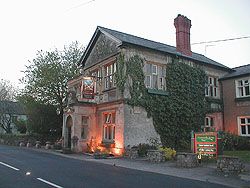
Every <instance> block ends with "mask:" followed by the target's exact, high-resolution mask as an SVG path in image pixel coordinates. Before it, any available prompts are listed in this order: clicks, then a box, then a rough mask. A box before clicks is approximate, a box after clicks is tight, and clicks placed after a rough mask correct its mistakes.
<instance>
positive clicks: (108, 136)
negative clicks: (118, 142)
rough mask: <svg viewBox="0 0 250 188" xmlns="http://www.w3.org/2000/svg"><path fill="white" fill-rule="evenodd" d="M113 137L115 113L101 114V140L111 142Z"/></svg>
mask: <svg viewBox="0 0 250 188" xmlns="http://www.w3.org/2000/svg"><path fill="white" fill-rule="evenodd" d="M114 139H115V113H112V112H109V113H104V114H103V140H104V141H108V142H113V141H114Z"/></svg>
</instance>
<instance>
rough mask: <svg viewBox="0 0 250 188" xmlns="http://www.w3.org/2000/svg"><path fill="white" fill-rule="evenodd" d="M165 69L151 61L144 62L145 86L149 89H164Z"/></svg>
mask: <svg viewBox="0 0 250 188" xmlns="http://www.w3.org/2000/svg"><path fill="white" fill-rule="evenodd" d="M165 78H166V69H165V67H164V66H160V65H155V64H152V63H147V64H146V75H145V86H146V87H147V88H150V89H161V90H165V86H166V82H165Z"/></svg>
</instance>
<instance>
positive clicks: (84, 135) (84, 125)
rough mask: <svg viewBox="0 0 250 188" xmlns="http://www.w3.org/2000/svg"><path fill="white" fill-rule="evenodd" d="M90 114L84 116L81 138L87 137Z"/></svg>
mask: <svg viewBox="0 0 250 188" xmlns="http://www.w3.org/2000/svg"><path fill="white" fill-rule="evenodd" d="M88 119H89V117H88V116H82V126H81V138H82V139H86V138H87V131H88Z"/></svg>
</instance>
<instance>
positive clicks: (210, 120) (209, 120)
mask: <svg viewBox="0 0 250 188" xmlns="http://www.w3.org/2000/svg"><path fill="white" fill-rule="evenodd" d="M213 125H214V118H213V117H209V116H207V117H206V118H205V127H212V126H213Z"/></svg>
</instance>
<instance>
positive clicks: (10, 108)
mask: <svg viewBox="0 0 250 188" xmlns="http://www.w3.org/2000/svg"><path fill="white" fill-rule="evenodd" d="M0 113H6V114H7V113H10V114H15V115H25V114H26V113H25V110H24V106H23V105H22V104H21V103H19V102H13V101H0Z"/></svg>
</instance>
